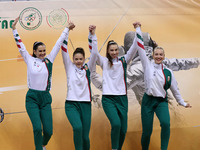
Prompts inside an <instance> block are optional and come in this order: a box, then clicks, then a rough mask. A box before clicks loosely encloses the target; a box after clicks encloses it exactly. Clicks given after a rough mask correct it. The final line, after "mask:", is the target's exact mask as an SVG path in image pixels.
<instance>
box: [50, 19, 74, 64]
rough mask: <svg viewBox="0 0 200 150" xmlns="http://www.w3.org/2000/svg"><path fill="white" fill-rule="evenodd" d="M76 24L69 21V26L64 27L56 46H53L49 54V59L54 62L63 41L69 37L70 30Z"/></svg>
mask: <svg viewBox="0 0 200 150" xmlns="http://www.w3.org/2000/svg"><path fill="white" fill-rule="evenodd" d="M74 27H75V26H74V24H73V23H72V22H69V23H68V24H67V27H66V28H65V29H64V31H63V32H62V34H61V36H60V37H59V39H58V40H57V42H56V44H55V46H54V47H53V49H52V51H51V53H50V54H49V55H48V56H47V58H49V60H50V61H51V62H52V63H53V61H54V59H55V58H56V56H57V54H58V52H59V50H60V48H61V45H62V43H63V41H64V40H65V39H66V38H67V36H68V34H69V31H70V30H72V29H73V28H74Z"/></svg>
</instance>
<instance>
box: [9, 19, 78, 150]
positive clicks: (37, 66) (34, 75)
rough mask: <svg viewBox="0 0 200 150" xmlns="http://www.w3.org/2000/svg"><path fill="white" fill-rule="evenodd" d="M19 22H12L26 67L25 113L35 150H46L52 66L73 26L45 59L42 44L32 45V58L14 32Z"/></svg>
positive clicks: (70, 24)
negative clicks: (30, 126)
mask: <svg viewBox="0 0 200 150" xmlns="http://www.w3.org/2000/svg"><path fill="white" fill-rule="evenodd" d="M18 20H19V17H18V18H16V19H15V21H14V23H13V25H12V29H13V36H14V39H15V41H16V44H17V47H18V49H19V52H20V54H21V55H22V57H23V59H24V61H25V63H26V65H27V76H28V77H27V78H28V79H27V80H28V88H29V90H28V92H27V94H26V110H27V113H28V115H29V118H30V120H31V122H32V125H33V133H34V142H35V149H36V150H46V148H45V146H46V145H47V143H48V142H49V140H50V138H51V136H52V133H53V122H52V109H51V102H52V98H51V94H50V93H49V91H50V89H51V76H52V65H53V62H54V59H55V57H56V55H57V54H58V52H59V50H60V47H61V45H62V43H63V41H64V39H65V38H66V36H67V34H68V32H69V30H72V29H73V28H74V24H73V23H68V25H67V27H66V28H65V29H64V31H63V33H62V34H61V36H60V38H59V39H58V41H57V42H56V44H55V46H54V47H53V49H52V51H51V53H50V54H49V55H47V56H46V46H45V44H44V43H42V42H35V43H34V44H33V55H32V56H31V55H30V54H29V53H28V51H27V50H26V47H25V46H24V44H23V43H22V40H21V38H20V37H19V34H18V32H17V30H16V24H17V22H18ZM45 56H46V57H45Z"/></svg>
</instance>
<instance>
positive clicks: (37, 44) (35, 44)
mask: <svg viewBox="0 0 200 150" xmlns="http://www.w3.org/2000/svg"><path fill="white" fill-rule="evenodd" d="M40 45H44V43H42V42H37V41H36V42H35V43H34V44H33V57H35V58H36V57H37V56H36V55H35V54H34V50H35V51H36V50H37V49H38V46H40Z"/></svg>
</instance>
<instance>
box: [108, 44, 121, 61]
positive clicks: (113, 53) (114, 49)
mask: <svg viewBox="0 0 200 150" xmlns="http://www.w3.org/2000/svg"><path fill="white" fill-rule="evenodd" d="M108 54H109V55H110V57H111V58H112V59H114V58H117V57H118V55H119V48H118V45H117V44H112V45H110V46H109V48H108Z"/></svg>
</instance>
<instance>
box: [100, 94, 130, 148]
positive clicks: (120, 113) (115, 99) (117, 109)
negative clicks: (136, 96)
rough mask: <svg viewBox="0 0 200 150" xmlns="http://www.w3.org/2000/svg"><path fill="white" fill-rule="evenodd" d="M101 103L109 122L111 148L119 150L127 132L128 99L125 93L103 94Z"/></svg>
mask: <svg viewBox="0 0 200 150" xmlns="http://www.w3.org/2000/svg"><path fill="white" fill-rule="evenodd" d="M102 105H103V109H104V112H105V114H106V116H107V117H108V119H109V121H110V124H111V127H112V129H111V142H112V149H117V150H121V149H122V145H123V143H124V140H125V136H126V132H127V118H128V99H127V96H126V95H119V96H118V95H103V96H102Z"/></svg>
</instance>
